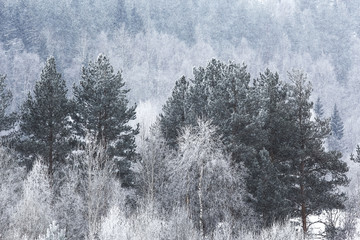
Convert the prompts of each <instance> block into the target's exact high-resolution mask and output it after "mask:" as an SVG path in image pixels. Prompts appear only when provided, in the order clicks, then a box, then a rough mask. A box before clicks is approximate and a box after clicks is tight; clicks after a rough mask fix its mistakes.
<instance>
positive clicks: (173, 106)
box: [160, 76, 189, 147]
mask: <svg viewBox="0 0 360 240" xmlns="http://www.w3.org/2000/svg"><path fill="white" fill-rule="evenodd" d="M188 90H189V82H188V81H187V80H186V78H185V77H184V76H183V77H181V78H180V79H179V80H178V81H176V83H175V87H174V89H173V92H172V95H171V97H170V98H169V99H168V100H167V101H166V103H165V105H164V106H163V113H162V114H160V127H161V132H162V134H163V136H164V137H165V139H166V140H167V142H168V144H169V145H170V146H172V147H176V146H177V138H178V136H179V131H180V129H181V128H182V127H184V126H185V124H186V123H188V118H189V117H188V115H189V113H188V109H187V108H188V106H187V102H188V99H187V97H188Z"/></svg>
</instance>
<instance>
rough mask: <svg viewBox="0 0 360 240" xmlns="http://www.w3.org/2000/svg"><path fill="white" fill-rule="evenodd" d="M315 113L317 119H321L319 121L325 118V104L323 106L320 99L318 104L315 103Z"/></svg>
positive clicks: (317, 100) (317, 101)
mask: <svg viewBox="0 0 360 240" xmlns="http://www.w3.org/2000/svg"><path fill="white" fill-rule="evenodd" d="M314 111H315V116H316V117H317V118H319V119H322V118H323V116H324V107H323V104H322V102H321V100H320V98H319V97H318V98H317V99H316V103H315V106H314Z"/></svg>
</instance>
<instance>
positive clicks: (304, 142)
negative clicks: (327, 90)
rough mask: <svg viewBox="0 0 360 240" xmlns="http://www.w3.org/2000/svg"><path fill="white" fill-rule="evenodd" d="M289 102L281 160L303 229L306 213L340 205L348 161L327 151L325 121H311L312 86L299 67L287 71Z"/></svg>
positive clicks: (289, 198)
mask: <svg viewBox="0 0 360 240" xmlns="http://www.w3.org/2000/svg"><path fill="white" fill-rule="evenodd" d="M289 77H290V80H291V81H292V85H291V86H290V96H289V104H290V106H291V107H292V109H291V115H292V120H291V121H292V123H293V127H292V128H291V129H289V130H291V131H292V132H293V134H292V138H290V139H289V140H288V144H289V151H288V156H287V157H288V161H286V162H284V164H282V166H283V174H284V175H286V178H285V180H286V182H287V184H288V193H287V194H286V198H287V199H288V200H289V201H290V202H292V203H295V208H294V209H293V213H294V214H295V215H297V216H301V219H302V227H303V231H304V233H306V232H307V230H308V224H307V217H308V216H309V215H310V214H317V213H320V212H321V211H322V210H325V209H334V208H337V209H339V208H343V207H344V201H345V194H344V193H342V192H341V191H339V189H338V187H339V186H345V185H347V183H348V179H347V177H346V172H347V171H348V167H347V164H346V163H345V162H343V161H342V160H341V159H340V158H341V153H339V152H336V151H332V152H326V151H325V150H324V147H323V141H324V139H325V138H326V137H327V136H328V134H329V126H328V122H326V121H320V120H317V121H312V120H311V112H310V110H311V108H312V103H311V102H310V101H309V97H310V94H311V86H310V85H309V84H306V76H305V75H304V74H303V73H302V72H300V71H294V72H292V73H291V74H289Z"/></svg>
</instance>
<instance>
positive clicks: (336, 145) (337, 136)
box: [328, 104, 344, 151]
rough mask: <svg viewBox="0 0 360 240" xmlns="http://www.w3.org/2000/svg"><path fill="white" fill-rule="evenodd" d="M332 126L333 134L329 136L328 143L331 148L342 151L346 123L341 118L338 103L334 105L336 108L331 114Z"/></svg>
mask: <svg viewBox="0 0 360 240" xmlns="http://www.w3.org/2000/svg"><path fill="white" fill-rule="evenodd" d="M330 127H331V136H329V138H328V145H329V149H330V150H336V151H342V150H343V146H342V143H341V139H342V138H343V136H344V123H343V121H342V120H341V117H340V113H339V110H338V109H337V106H336V104H335V105H334V110H333V113H332V115H331V121H330Z"/></svg>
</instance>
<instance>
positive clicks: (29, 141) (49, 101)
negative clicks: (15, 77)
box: [18, 57, 71, 174]
mask: <svg viewBox="0 0 360 240" xmlns="http://www.w3.org/2000/svg"><path fill="white" fill-rule="evenodd" d="M66 94H67V89H66V85H65V81H64V80H63V79H62V77H61V74H60V73H58V72H57V70H56V65H55V59H54V57H50V58H49V59H48V60H47V61H46V64H45V67H44V69H43V70H42V73H41V79H40V80H39V81H38V82H37V83H36V86H35V90H34V92H33V95H31V94H30V93H29V95H28V99H27V100H26V102H25V103H24V104H23V106H22V108H21V120H20V129H21V134H22V135H23V137H21V140H20V144H19V145H18V149H19V150H20V151H21V152H22V153H23V154H24V156H26V157H28V160H29V161H28V162H27V164H28V167H31V165H32V161H33V160H34V157H35V156H36V155H40V156H42V157H43V159H44V161H45V162H46V163H47V164H48V170H49V173H50V174H52V172H53V170H54V164H55V163H57V162H60V161H63V160H64V158H65V156H66V154H67V153H68V151H69V142H70V141H69V134H70V130H69V125H70V119H69V115H70V111H71V104H70V103H69V100H68V99H67V97H66Z"/></svg>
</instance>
